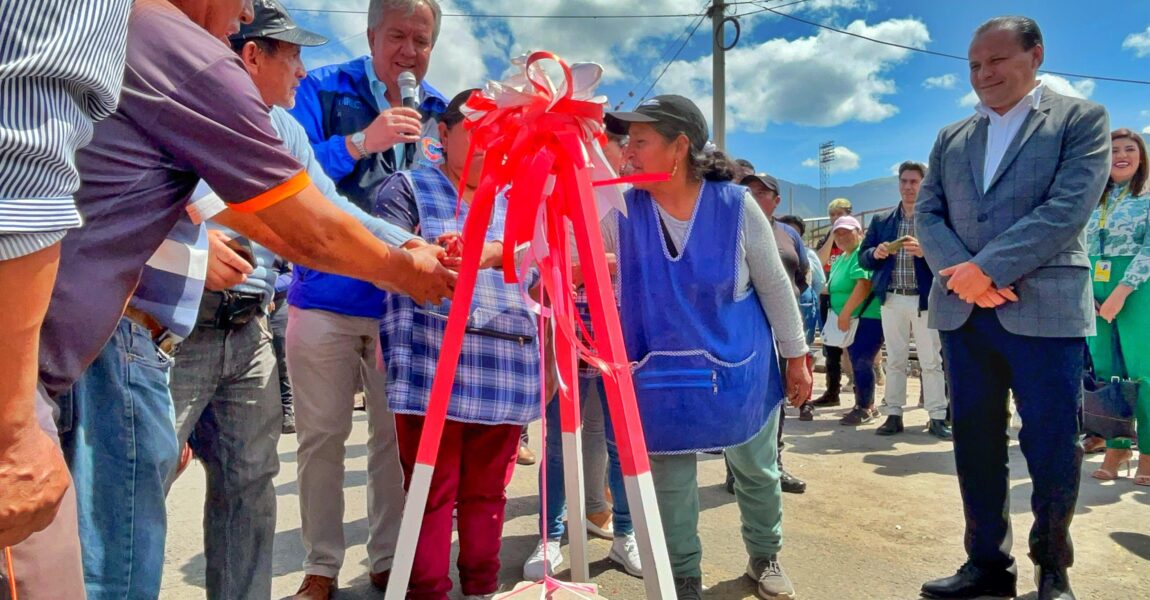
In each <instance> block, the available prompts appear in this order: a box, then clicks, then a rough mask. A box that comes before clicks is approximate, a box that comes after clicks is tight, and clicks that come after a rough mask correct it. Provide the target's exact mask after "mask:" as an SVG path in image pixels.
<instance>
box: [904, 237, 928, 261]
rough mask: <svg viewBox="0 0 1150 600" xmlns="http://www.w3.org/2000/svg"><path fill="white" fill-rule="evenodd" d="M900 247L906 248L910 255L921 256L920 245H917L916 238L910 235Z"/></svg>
mask: <svg viewBox="0 0 1150 600" xmlns="http://www.w3.org/2000/svg"><path fill="white" fill-rule="evenodd" d="M902 249H903V250H906V251H907V252H908V253H909V254H910V255H911V256H914V257H917V258H922V257H923V254H922V246H921V245H919V243H918V239H917V238H913V237H910V236H907V237H906V240H905V241H904V242H903V243H902Z"/></svg>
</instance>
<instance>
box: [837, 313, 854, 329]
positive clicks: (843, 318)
mask: <svg viewBox="0 0 1150 600" xmlns="http://www.w3.org/2000/svg"><path fill="white" fill-rule="evenodd" d="M838 326H839V331H841V332H843V333H846V332H848V331H850V330H851V315H850V313H846V314H842V315H839V322H838Z"/></svg>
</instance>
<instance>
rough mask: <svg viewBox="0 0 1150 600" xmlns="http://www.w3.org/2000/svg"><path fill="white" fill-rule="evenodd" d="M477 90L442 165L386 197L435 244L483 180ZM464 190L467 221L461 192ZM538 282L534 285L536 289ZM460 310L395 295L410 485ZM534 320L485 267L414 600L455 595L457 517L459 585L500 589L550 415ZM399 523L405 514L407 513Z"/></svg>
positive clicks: (447, 127)
mask: <svg viewBox="0 0 1150 600" xmlns="http://www.w3.org/2000/svg"><path fill="white" fill-rule="evenodd" d="M470 94H471V91H470V90H469V91H466V92H462V93H460V94H459V95H457V96H456V97H455V98H454V99H453V100H452V101H451V104H449V105H448V107H447V111H446V112H445V113H444V114H443V116H442V117H441V119H440V125H439V138H440V140H442V144H443V148H442V151H441V150H440V149H438V148H425V151H428V152H429V154H432V155H438V154H440V153H441V152H442V155H443V156H442V161H441V162H442V164H440V165H439V166H438V167H431V168H420V169H415V170H413V171H405V172H401V173H397V174H395V175H393V176H392V177H391V178H389V179H388V180H386V181H385V182H384V183H383V184H382V186H381V189H380V191H379V192H378V193H377V195H376V203H375V209H376V210H375V212H376V214H377V215H379V216H382V217H383V218H385V219H388V220H389V221H392V222H393V223H395V224H396V225H399V226H401V227H405V228H407V229H408V230H410V231H413V232H417V233H418V234H419V235H421V236H422V237H423V238H424V239H426V240H429V241H436V240H439V239H440V238H441V237H443V238H451V237H454V236H455V235H456V234H458V232H460V231H461V230H462V229H463V223H464V221H465V220H466V219H467V210H468V205H469V203H470V200H471V196H472V194H473V193H474V191H475V187H476V185H477V184H478V183H479V175H480V172H481V170H482V168H483V158H482V155H475V156H473V157H472V163H471V169H470V172H466V173H465V172H463V166H464V161H465V159H466V157H467V152H468V150H469V141H470V135H469V133H468V131H467V130H466V128H465V127H464V126H463V125H462V121H463V115H462V113H461V112H460V107H461V106H462V105H463V103H464V102H465V101H466V100H467V98H468V96H470ZM429 158H433V156H429ZM459 187H463V199H464V202H463V204H462V206H460V207H459V215H458V217H457V216H456V204H457V194H458V192H457V190H458V189H459ZM505 216H506V204H505V203H504V202H502V201H499V200H497V201H496V204H495V210H494V213H493V216H492V223H491V225H490V228H489V229H488V239H487V242H488V243H487V245H486V246H485V248H484V258H483V261H482V262H483V264H482V266H483V267H492V266H496V265H498V264H500V262H501V258H502V254H503V245H502V243H501V242H500V241H499V240H500V238H501V237H502V235H503V221H504V218H505ZM527 283H530V282H527ZM450 310H451V303H450V302H444V303H442V304H439V305H436V306H427V305H417V304H415V302H413V301H412V300H411V299H410V298H409V297H407V296H403V295H400V294H389V295H388V298H387V308H386V311H385V313H384V317H383V322H382V324H381V327H380V347H381V348H382V351H383V352H382V354H383V362H384V365H385V366H386V368H387V400H388V405H389V406H390V408H391V410H392V411H393V412H394V413H395V429H396V441H397V442H398V445H399V458H400V463H401V464H402V465H403V471H404V475H405V477H406V478H407V480H408V482H410V480H411V473H412V470H413V468H414V465H415V459H416V454H417V452H418V449H419V440H420V436H421V435H422V433H423V420H424V416H425V415H426V414H427V404H428V399H429V397H430V395H431V386H432V381H433V379H434V376H435V370H436V365H437V364H438V361H439V354H440V349H441V347H442V345H443V334H444V330H445V329H446V325H447V316H448V313H449V312H450ZM536 327H537V325H536V321H535V316H534V315H533V314H532V313H531V312H530V310H528V308H527V304H526V302H525V300H524V299H523V296H522V295H521V293H520V290H519V286H518V284H507V283H504V282H503V274H502V272H500V271H497V270H494V269H490V268H484V269H482V270H480V272H479V278H478V280H477V282H476V284H475V297H474V299H473V300H472V306H471V312H470V315H469V317H468V323H467V330H466V334H465V335H464V338H463V349H462V352H461V354H460V357H459V366H458V367H457V369H456V375H455V385H454V386H453V387H452V390H451V403H450V405H449V406H448V410H447V422H446V423H445V424H444V429H443V441H442V442H441V444H440V448H439V457H438V460H437V461H436V465H435V473H434V474H433V475H432V479H431V489H430V494H429V496H428V499H427V510H426V512H425V514H424V517H423V527H422V529H421V530H420V534H419V541H418V542H417V546H416V551H415V563H414V565H413V566H412V571H411V580H410V583H409V585H408V590H407V598H408V599H412V600H447V597H448V596H447V594H448V592H449V591H450V590H451V579H450V578H449V571H450V567H451V538H452V529H453V527H452V525H453V523H452V521H453V519H452V512H453V509H454V510H455V512H456V513H457V517H456V519H455V527H454V528H455V529H456V530H457V531H458V533H459V557H458V560H457V561H456V565H457V566H458V567H459V579H460V587H462V588H463V594H464V596H465V597H466V598H490V597H491V596H490V595H491V594H493V593H494V592H495V591H496V590H497V588H498V584H499V579H498V577H499V566H500V564H499V548H500V542H501V540H502V536H503V517H504V508H505V507H506V504H507V494H506V488H507V483H508V482H509V481H510V480H511V474H512V471H513V469H514V467H515V460H516V457H517V455H518V450H519V435H520V432H521V431H522V429H523V426H524V425H526V424H527V423H530V422H531V421H534V420H537V419H539V417H540V406H539V404H540V403H539V393H540V392H539V390H540V381H539V343H538V341H537V340H536V334H537V331H536ZM397 518H398V517H397Z"/></svg>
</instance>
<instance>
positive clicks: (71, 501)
mask: <svg viewBox="0 0 1150 600" xmlns="http://www.w3.org/2000/svg"><path fill="white" fill-rule="evenodd" d="M54 410H55V404H53V403H52V401H51V400H49V399H48V397H47V395H45V394H44V389H43V388H41V389H39V390H37V394H36V418H37V419H38V420H39V422H40V427H41V428H43V429H44V431H45V432H46V433H47V434H48V435H50V436H52V438H53V439H55V438H56V437H57V436H56V423H55V420H54V419H53V414H52V413H53V411H54ZM0 556H2V555H0ZM12 571H13V573H14V574H15V575H16V593H18V594H20V599H21V600H40V599H43V600H55V599H56V598H74V599H77V600H83V599H84V598H85V594H84V567H83V564H82V563H81V560H80V533H79V528H78V522H77V517H76V490H75V489H73V488H72V486H70V485H69V486H68V491H67V492H66V493H65V494H64V500H63V501H62V502H60V510H59V511H58V512H57V513H56V518H55V519H53V520H52V524H51V525H49V526H48V528H47V529H44V530H43V531H40V532H38V533H34V534H32V535H31V536H30V537H29V538H28V539H26V540H24V541H23V542H20V543H19V544H16V545H15V546H13V547H12ZM10 575H12V573H8V567H7V563H6V561H4V560H0V598H2V599H5V600H7V598H8V577H9V576H10Z"/></svg>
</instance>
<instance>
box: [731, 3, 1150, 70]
mask: <svg viewBox="0 0 1150 600" xmlns="http://www.w3.org/2000/svg"><path fill="white" fill-rule="evenodd" d="M800 1H805V0H800ZM759 6H762V5H761V4H760V5H759ZM762 8H763V10H764V11H767V12H771V13H774V14H776V15H779V16H780V17H786V18H788V19H791V20H793V21H798V22H800V23H805V24H807V25H810V26H812V27H818V28H820V29H826V30H827V31H833V32H835V33H841V34H843V35H849V36H851V37H854V38H858V39H860V40H866V41H868V42H874V43H876V44H882V45H883V46H891V47H893V48H901V49H903V50H909V51H911V52H918V53H920V54H927V55H930V56H938V57H940V58H951V59H955V60H961V61H963V62H967V61H968V60H969V59H968V58H967V57H965V56H959V55H957V54H947V53H946V52H937V51H934V50H927V49H925V48H915V47H914V46H907V45H904V44H898V43H895V42H888V41H886V40H880V39H876V38H872V37H869V36H865V35H862V34H860V33H854V32H851V31H846V30H845V29H838V28H836V27H831V26H830V25H823V24H822V23H818V22H815V21H808V20H807V19H803V18H801V17H796V16H794V15H791V14H787V13H781V12H779V11H778V10H776V9H774V8H768V7H766V6H763V7H762ZM779 8H782V7H779ZM756 12H759V11H756ZM748 14H753V13H748ZM1039 72H1040V73H1045V74H1047V75H1059V76H1062V77H1074V78H1078V79H1096V80H1098V81H1113V82H1116V83H1135V84H1138V85H1150V81H1145V80H1141V79H1126V78H1122V77H1107V76H1104V75H1082V74H1080V73H1068V72H1065V71H1047V70H1040V71H1039Z"/></svg>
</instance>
